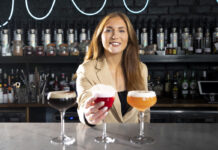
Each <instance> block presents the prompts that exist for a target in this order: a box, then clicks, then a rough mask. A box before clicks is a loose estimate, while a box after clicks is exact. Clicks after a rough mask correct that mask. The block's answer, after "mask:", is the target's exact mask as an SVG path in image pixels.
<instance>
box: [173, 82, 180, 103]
mask: <svg viewBox="0 0 218 150" xmlns="http://www.w3.org/2000/svg"><path fill="white" fill-rule="evenodd" d="M172 95H173V99H174V100H177V99H178V98H179V86H178V82H177V81H173V87H172Z"/></svg>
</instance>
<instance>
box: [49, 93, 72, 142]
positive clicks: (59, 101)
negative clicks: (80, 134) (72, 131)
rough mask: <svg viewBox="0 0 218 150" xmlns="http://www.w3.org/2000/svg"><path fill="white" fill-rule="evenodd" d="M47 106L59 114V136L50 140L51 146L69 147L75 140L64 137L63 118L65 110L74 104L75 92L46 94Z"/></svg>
mask: <svg viewBox="0 0 218 150" xmlns="http://www.w3.org/2000/svg"><path fill="white" fill-rule="evenodd" d="M47 99H48V104H49V105H50V106H51V107H53V108H55V109H57V110H58V111H59V112H60V117H61V134H60V136H58V137H55V138H53V139H51V141H50V142H51V143H53V144H62V145H71V144H73V143H75V138H72V137H68V136H66V135H65V128H64V116H65V112H66V110H67V109H69V108H70V107H72V106H73V105H75V104H76V92H75V91H71V92H68V91H53V92H49V93H48V97H47Z"/></svg>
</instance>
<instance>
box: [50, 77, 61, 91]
mask: <svg viewBox="0 0 218 150" xmlns="http://www.w3.org/2000/svg"><path fill="white" fill-rule="evenodd" d="M59 90H60V84H59V82H58V76H56V77H55V81H54V84H53V89H52V91H59Z"/></svg>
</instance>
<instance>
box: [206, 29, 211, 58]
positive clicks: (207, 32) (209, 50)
mask: <svg viewBox="0 0 218 150" xmlns="http://www.w3.org/2000/svg"><path fill="white" fill-rule="evenodd" d="M204 54H211V39H210V29H209V28H206V32H205V37H204Z"/></svg>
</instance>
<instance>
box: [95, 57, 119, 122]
mask: <svg viewBox="0 0 218 150" xmlns="http://www.w3.org/2000/svg"><path fill="white" fill-rule="evenodd" d="M96 75H97V78H98V80H99V82H100V83H102V84H105V85H110V86H112V87H113V88H114V89H116V86H115V83H114V80H113V78H112V76H111V72H110V69H109V66H108V64H107V61H106V59H105V58H104V57H103V58H100V59H98V60H96ZM111 112H112V113H113V114H114V115H115V116H117V117H118V118H117V119H119V120H120V121H121V122H123V118H122V113H121V104H120V99H119V96H118V93H117V92H116V95H115V101H114V105H113V106H112V108H111Z"/></svg>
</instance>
